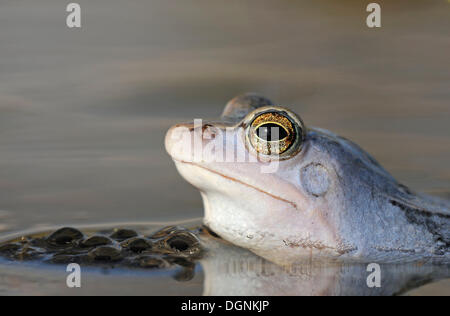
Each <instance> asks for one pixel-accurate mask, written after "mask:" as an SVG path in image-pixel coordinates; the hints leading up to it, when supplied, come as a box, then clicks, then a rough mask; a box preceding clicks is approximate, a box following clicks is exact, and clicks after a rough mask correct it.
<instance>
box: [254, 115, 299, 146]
mask: <svg viewBox="0 0 450 316" xmlns="http://www.w3.org/2000/svg"><path fill="white" fill-rule="evenodd" d="M296 138H297V131H296V128H295V126H294V123H292V122H291V120H290V119H289V118H288V117H286V116H285V115H283V114H281V113H278V112H266V113H262V114H260V115H258V116H256V117H255V118H254V120H253V121H252V123H251V124H250V128H249V131H248V140H249V142H250V143H251V145H252V146H253V148H255V150H256V151H257V152H259V153H261V154H264V155H277V154H278V155H279V154H282V153H284V152H286V151H287V150H288V149H289V148H290V147H291V146H292V145H293V144H294V142H295V140H296Z"/></svg>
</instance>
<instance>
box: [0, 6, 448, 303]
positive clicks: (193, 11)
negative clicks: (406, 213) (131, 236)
mask: <svg viewBox="0 0 450 316" xmlns="http://www.w3.org/2000/svg"><path fill="white" fill-rule="evenodd" d="M78 3H80V5H81V8H82V23H83V27H82V29H81V30H75V29H68V28H67V27H66V26H65V18H66V13H65V3H61V1H57V0H39V1H31V0H21V1H9V0H8V1H2V2H0V30H1V31H0V47H1V50H0V51H1V54H0V237H1V236H2V234H6V233H10V232H15V231H20V230H23V229H36V228H39V227H43V226H47V225H66V224H71V225H82V224H95V223H104V222H129V221H144V220H145V221H148V220H151V221H155V220H175V219H184V218H192V217H199V216H202V205H201V200H200V196H199V194H198V193H197V192H196V190H195V189H194V188H192V187H191V186H189V185H188V184H187V183H186V182H184V181H183V180H182V179H181V177H180V176H179V175H178V174H177V172H176V170H175V168H174V166H173V163H172V162H171V160H170V159H169V157H168V156H167V154H166V153H165V150H164V147H163V139H164V134H165V131H166V130H167V129H168V127H169V126H171V125H172V124H174V123H177V122H180V121H186V120H191V119H193V118H211V117H216V116H218V115H219V114H220V112H221V110H222V107H223V105H224V104H225V103H226V102H227V101H228V99H230V98H231V97H233V96H235V95H236V94H239V93H242V92H246V91H256V92H259V93H262V94H265V95H267V96H268V97H270V98H271V99H273V100H274V101H276V102H277V103H279V104H282V105H289V106H290V107H292V108H293V109H294V110H295V111H296V112H297V113H298V114H300V115H301V116H302V118H303V120H304V121H305V123H306V124H307V125H312V126H319V127H323V128H326V129H330V130H332V131H334V132H336V133H338V134H341V135H343V136H345V137H347V138H350V139H352V140H354V141H356V142H357V143H358V144H360V145H361V146H362V147H363V148H365V149H366V150H368V151H369V152H370V153H372V154H373V155H374V156H375V157H376V158H377V160H379V161H380V162H381V163H382V164H383V165H384V166H385V167H386V168H387V169H388V170H389V171H390V172H391V173H392V174H393V175H394V176H395V177H396V178H398V179H399V181H400V182H402V183H405V184H407V185H408V186H410V187H412V188H413V189H416V190H419V191H426V192H431V193H437V194H441V195H447V196H449V191H450V167H449V165H448V161H450V104H449V100H450V90H449V84H450V63H449V58H448V56H449V51H450V36H449V35H450V34H449V30H450V4H449V3H448V1H445V0H436V1H430V0H428V1H425V0H424V1H408V2H406V1H405V2H396V3H392V1H390V2H388V1H379V3H380V4H381V6H382V27H381V28H380V29H369V28H367V26H366V25H365V18H366V15H367V13H366V12H365V3H363V2H360V1H315V2H311V1H295V2H294V1H261V0H255V1H243V0H239V1H238V0H233V1H229V0H227V1H214V2H212V1H207V0H201V1H200V0H196V1H186V0H172V1H164V0H160V1H144V0H140V1H138V0H127V1H124V0H122V1H119V0H97V1H95V2H92V1H87V0H79V1H78ZM12 268H13V267H8V269H6V268H4V267H0V276H1V275H2V273H8V274H9V273H14V271H12V270H11V269H12ZM3 271H8V272H3ZM31 271H33V270H31ZM30 273H32V272H30ZM32 274H33V273H32ZM38 275H39V274H36V275H35V277H37V276H38ZM42 280H44V279H42ZM113 280H115V279H114V278H113ZM23 282H25V281H23ZM36 282H37V283H39V277H37V281H36ZM19 283H20V282H19ZM41 283H42V284H44V283H45V282H44V281H42V282H41ZM200 283H201V282H199V284H200ZM94 284H97V283H94ZM133 284H135V283H134V282H131V281H130V287H131V290H130V291H133V289H136V291H138V289H137V287H138V285H137V284H136V287H134V285H133ZM93 287H94V288H90V289H88V290H87V291H91V293H101V292H102V288H101V287H100V286H99V287H98V288H96V287H95V285H94V286H93ZM179 289H180V293H182V291H184V288H182V287H180V288H179ZM444 289H445V291H446V293H447V294H449V293H450V286H448V285H447V287H444ZM97 290H98V291H97ZM148 291H149V292H152V291H151V290H148ZM439 291H441V292H442V291H443V290H442V289H441V290H439ZM198 292H201V291H198Z"/></svg>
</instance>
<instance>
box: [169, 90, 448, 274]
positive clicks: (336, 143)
mask: <svg viewBox="0 0 450 316" xmlns="http://www.w3.org/2000/svg"><path fill="white" fill-rule="evenodd" d="M267 111H269V112H270V111H275V112H279V113H281V112H282V113H284V114H286V115H288V116H290V117H291V118H292V120H293V121H295V122H298V124H299V125H301V124H303V123H301V120H300V118H298V117H297V116H296V114H295V113H292V112H290V111H289V110H287V109H284V108H280V107H275V106H273V105H272V102H271V101H270V100H268V99H266V98H264V97H260V96H257V95H253V94H247V95H243V96H240V97H237V98H235V99H233V100H232V101H230V102H229V103H228V104H227V106H226V108H225V111H224V113H223V115H222V119H223V122H222V123H206V122H205V123H204V125H203V126H202V127H201V128H202V131H203V130H205V129H206V128H208V127H210V126H213V127H215V128H216V129H220V130H224V128H225V127H230V126H231V127H233V128H234V130H235V133H236V136H237V137H236V138H234V139H233V138H230V139H226V140H225V142H226V143H232V144H231V145H233V146H235V147H236V148H237V149H241V150H244V151H245V150H248V151H249V152H250V154H251V153H252V150H253V149H252V147H251V146H250V145H249V144H248V141H247V142H246V141H245V136H244V135H242V133H244V132H242V130H243V129H242V128H240V127H245V126H246V125H248V124H249V121H251V120H252V119H254V118H255V117H257V116H258V115H260V113H262V112H267ZM301 127H302V130H303V132H304V137H303V140H302V141H301V144H300V146H299V150H298V151H294V152H292V154H290V156H288V157H284V159H282V160H280V161H279V168H278V169H277V171H276V172H275V173H273V174H265V173H264V174H263V173H261V172H260V168H258V167H260V166H261V165H265V164H267V161H258V162H256V163H255V162H252V163H240V164H238V163H235V164H233V163H223V162H222V163H218V162H211V161H201V162H195V163H193V162H191V161H190V159H191V157H190V155H188V154H186V153H185V152H184V151H183V150H180V149H179V148H180V146H179V145H180V144H182V142H183V141H182V140H180V139H179V138H176V137H174V134H175V132H174V131H175V130H177V129H179V128H185V130H187V131H188V132H187V133H190V134H194V133H195V129H194V128H193V125H192V124H179V125H177V126H174V127H172V128H171V129H170V130H169V132H168V134H167V136H166V148H167V151H168V152H169V154H170V155H171V156H172V158H173V159H174V161H175V163H176V166H177V168H178V170H179V172H180V173H181V174H182V176H183V177H184V178H185V179H186V180H187V181H189V182H190V183H192V184H193V185H194V186H196V187H197V188H198V189H199V190H200V192H201V194H202V197H203V200H204V205H205V218H204V223H205V225H207V226H208V227H210V228H211V229H212V230H213V231H214V232H216V233H217V234H218V235H219V236H221V237H222V238H224V239H225V240H228V241H230V242H232V243H234V244H235V245H238V246H241V247H244V248H247V249H249V250H251V251H253V252H254V253H256V254H258V255H260V256H262V257H264V258H266V259H268V260H270V261H273V262H276V263H279V264H283V265H285V264H292V263H296V262H301V261H304V260H314V259H324V258H326V259H327V260H330V259H331V260H337V261H360V262H406V261H427V262H433V263H449V262H450V202H449V201H446V200H442V199H439V198H437V197H432V196H428V195H424V194H420V193H415V192H411V190H409V189H408V188H407V187H405V186H404V185H402V184H399V183H398V182H397V181H396V180H395V179H394V178H393V177H392V176H391V175H390V174H389V173H388V172H387V171H386V170H385V169H384V168H383V167H381V166H380V165H379V164H378V163H377V162H376V161H375V160H374V159H373V158H372V157H371V156H370V155H369V154H368V153H366V152H365V151H364V150H362V149H361V148H360V147H359V146H357V145H356V144H354V143H353V142H351V141H349V140H347V139H345V138H342V137H339V136H338V135H335V134H333V133H331V132H329V131H326V130H323V129H319V128H309V127H306V126H304V125H302V126H301ZM204 134H205V133H203V142H204V144H205V145H206V144H208V142H210V137H205V136H204ZM189 136H192V135H189ZM189 142H190V141H189ZM266 158H267V159H268V160H272V159H275V158H274V157H269V156H268V157H266Z"/></svg>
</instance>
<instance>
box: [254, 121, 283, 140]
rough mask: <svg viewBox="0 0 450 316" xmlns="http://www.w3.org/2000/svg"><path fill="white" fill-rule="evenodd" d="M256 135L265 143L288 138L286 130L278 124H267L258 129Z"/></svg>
mask: <svg viewBox="0 0 450 316" xmlns="http://www.w3.org/2000/svg"><path fill="white" fill-rule="evenodd" d="M256 135H257V136H258V137H259V138H261V139H263V140H265V141H268V142H270V141H278V140H280V139H283V138H285V137H287V136H288V133H287V132H286V130H285V129H284V128H282V127H281V126H279V125H277V124H273V123H267V124H264V125H261V126H260V127H258V128H257V129H256Z"/></svg>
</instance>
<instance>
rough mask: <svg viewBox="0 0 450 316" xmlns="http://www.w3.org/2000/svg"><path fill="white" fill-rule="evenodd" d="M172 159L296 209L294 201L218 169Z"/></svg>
mask: <svg viewBox="0 0 450 316" xmlns="http://www.w3.org/2000/svg"><path fill="white" fill-rule="evenodd" d="M174 160H175V161H176V162H179V163H182V164H187V165H191V166H194V167H197V168H200V169H203V170H206V171H208V172H210V173H213V174H215V175H218V176H220V177H222V178H224V179H227V180H230V181H233V182H235V183H238V184H241V185H244V186H246V187H248V188H251V189H253V190H256V191H258V192H260V193H263V194H265V195H267V196H269V197H271V198H273V199H275V200H279V201H282V202H284V203H288V204H289V205H291V206H292V207H294V208H295V209H298V207H297V204H296V203H295V202H293V201H290V200H287V199H284V198H282V197H280V196H278V195H275V194H273V193H270V192H267V191H265V190H263V189H261V188H259V187H256V186H254V185H251V184H249V183H246V182H244V181H242V180H239V179H236V178H234V177H230V176H227V175H225V174H223V173H220V172H219V171H216V170H214V169H210V168H208V167H205V166H202V165H200V164H197V163H194V162H191V161H185V160H178V159H174Z"/></svg>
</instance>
